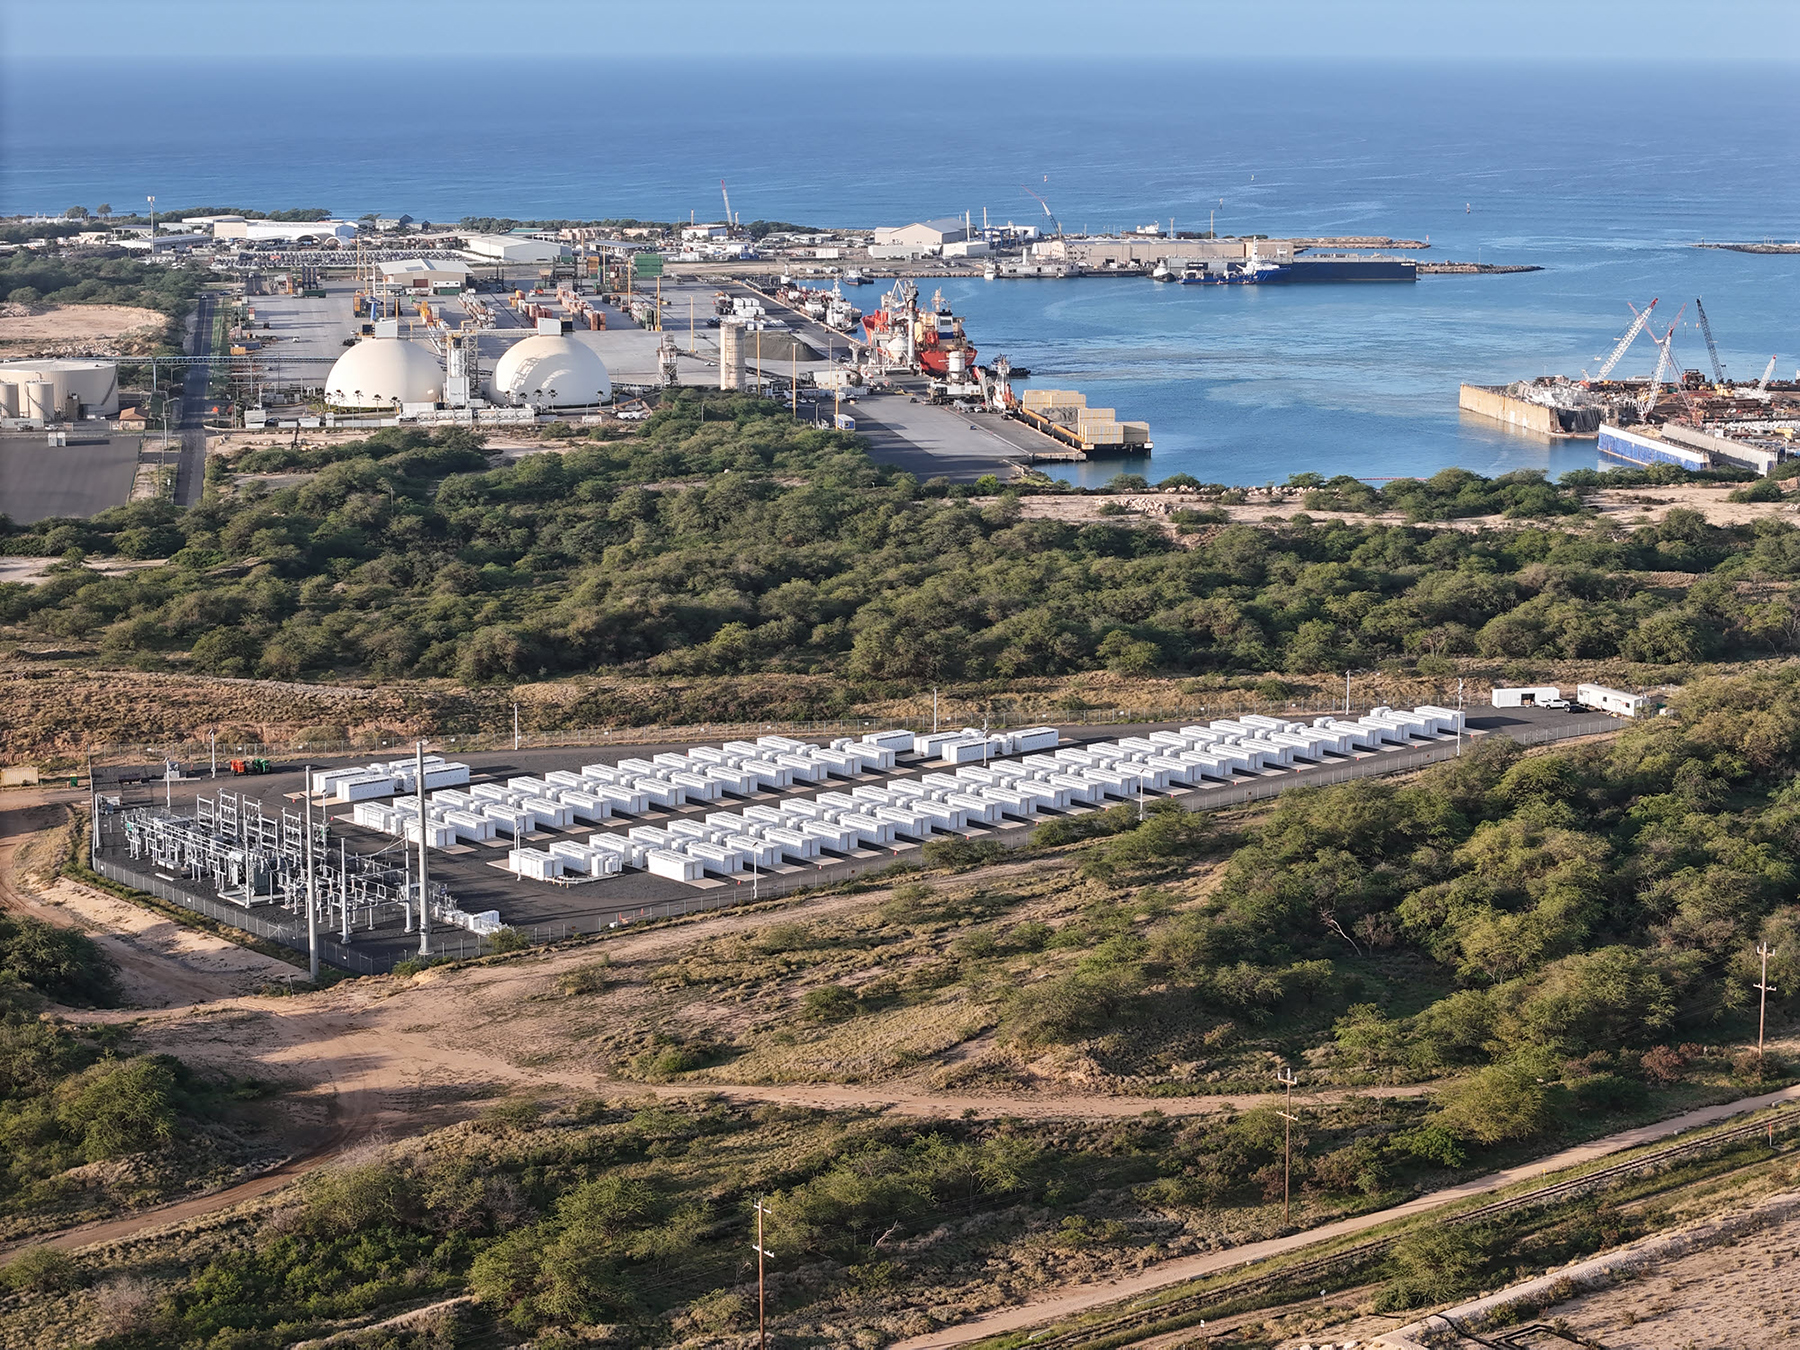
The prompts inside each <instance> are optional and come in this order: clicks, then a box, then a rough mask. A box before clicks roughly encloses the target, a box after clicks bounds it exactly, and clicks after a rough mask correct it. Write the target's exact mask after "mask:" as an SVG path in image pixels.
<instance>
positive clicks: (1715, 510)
mask: <svg viewBox="0 0 1800 1350" xmlns="http://www.w3.org/2000/svg"><path fill="white" fill-rule="evenodd" d="M1741 486H1742V484H1737V483H1724V484H1720V485H1719V486H1717V487H1700V486H1692V485H1684V486H1680V487H1656V488H1605V489H1603V490H1601V491H1598V492H1593V493H1590V494H1588V496H1587V498H1586V501H1587V504H1588V505H1589V506H1590V507H1592V508H1593V509H1594V510H1595V511H1596V512H1597V513H1598V514H1599V515H1600V517H1601V518H1602V519H1604V520H1606V521H1607V522H1608V523H1610V524H1614V525H1617V526H1619V527H1621V528H1630V527H1632V526H1635V525H1642V524H1651V525H1654V524H1659V523H1660V522H1661V521H1662V520H1663V518H1664V517H1665V516H1667V515H1668V514H1669V512H1670V511H1673V510H1676V509H1677V508H1683V509H1686V510H1690V511H1698V512H1700V513H1701V514H1702V515H1703V516H1705V517H1706V519H1707V522H1708V523H1709V524H1712V525H1748V524H1752V523H1754V522H1755V521H1758V520H1762V519H1764V518H1766V517H1769V516H1775V517H1779V518H1782V519H1791V520H1795V522H1796V523H1800V496H1796V497H1792V498H1790V499H1789V500H1787V501H1779V502H1734V501H1728V500H1726V499H1727V498H1728V497H1729V496H1730V495H1731V493H1732V491H1733V490H1734V489H1736V488H1738V487H1741ZM990 501H992V499H991V498H977V499H975V504H976V505H978V506H979V505H987V504H988V503H989V502H990ZM1109 505H1110V506H1111V507H1113V508H1114V509H1115V510H1116V508H1118V507H1121V506H1122V507H1124V508H1125V514H1124V515H1123V516H1121V515H1117V514H1103V513H1102V511H1101V508H1102V507H1105V506H1109ZM1177 511H1208V512H1223V513H1224V514H1225V516H1226V517H1227V519H1228V520H1229V522H1230V523H1231V524H1233V525H1263V524H1268V523H1270V518H1271V517H1276V518H1279V519H1280V520H1284V521H1285V520H1289V519H1291V518H1292V517H1294V516H1297V515H1305V516H1306V517H1307V518H1308V519H1310V520H1313V521H1316V522H1318V523H1320V524H1323V523H1324V522H1326V521H1332V520H1342V521H1347V522H1349V523H1350V524H1353V525H1370V524H1381V525H1404V524H1405V523H1406V516H1405V514H1404V513H1403V512H1400V511H1383V512H1377V513H1369V512H1362V511H1306V510H1304V509H1303V508H1302V507H1301V505H1300V494H1299V493H1298V492H1295V493H1293V494H1291V495H1289V494H1286V493H1283V492H1282V491H1280V490H1279V489H1278V490H1277V491H1276V492H1275V493H1274V494H1273V495H1271V494H1268V493H1266V492H1263V491H1260V490H1258V491H1252V492H1251V493H1250V499H1249V500H1248V501H1247V502H1243V503H1241V504H1238V505H1233V506H1224V505H1220V504H1219V503H1218V502H1215V501H1211V500H1208V499H1207V498H1204V497H1199V496H1196V495H1195V494H1193V493H1191V492H1131V493H1121V494H1117V495H1111V496H1103V497H1102V496H1096V497H1085V496H1082V497H1021V498H1020V499H1019V514H1020V515H1021V516H1022V517H1023V518H1024V519H1026V520H1060V521H1065V522H1067V523H1069V524H1071V525H1090V524H1093V523H1095V522H1097V521H1106V520H1110V521H1113V522H1114V523H1118V522H1120V521H1128V520H1130V519H1131V518H1132V517H1137V518H1139V519H1145V520H1151V521H1155V522H1156V523H1158V524H1161V525H1162V526H1163V527H1164V528H1165V529H1167V530H1168V531H1169V532H1170V533H1171V534H1174V533H1175V529H1174V524H1173V522H1172V520H1171V517H1173V516H1174V514H1175V513H1176V512H1177ZM1543 524H1544V522H1543V521H1537V520H1508V519H1507V518H1506V517H1505V516H1501V515H1491V516H1465V517H1461V518H1459V519H1456V520H1442V521H1429V522H1425V526H1426V528H1430V529H1442V530H1471V531H1472V530H1484V529H1507V528H1525V527H1532V528H1537V527H1541V526H1542V525H1543ZM1205 536H1206V531H1205V530H1204V529H1203V530H1202V531H1201V533H1199V534H1194V535H1186V536H1181V535H1176V537H1177V538H1184V539H1187V540H1194V539H1203V538H1205Z"/></svg>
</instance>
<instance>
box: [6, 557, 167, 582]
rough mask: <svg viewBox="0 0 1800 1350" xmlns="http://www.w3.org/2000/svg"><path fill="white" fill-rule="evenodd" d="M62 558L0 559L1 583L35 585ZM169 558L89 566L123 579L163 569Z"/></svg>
mask: <svg viewBox="0 0 1800 1350" xmlns="http://www.w3.org/2000/svg"><path fill="white" fill-rule="evenodd" d="M61 561H62V560H61V559H60V558H0V582H5V581H18V582H23V583H25V584H26V585H35V584H36V583H37V582H40V581H42V580H43V579H44V578H45V577H47V576H49V575H50V569H51V568H52V567H54V566H56V564H57V563H59V562H61ZM166 562H168V559H167V558H142V559H139V558H109V559H105V560H103V561H95V562H90V563H88V564H87V569H88V571H90V572H98V573H100V575H101V576H105V577H121V576H124V575H125V574H126V573H127V572H141V571H142V570H143V569H144V568H146V567H161V566H163V564H165V563H166Z"/></svg>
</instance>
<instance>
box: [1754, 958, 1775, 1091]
mask: <svg viewBox="0 0 1800 1350" xmlns="http://www.w3.org/2000/svg"><path fill="white" fill-rule="evenodd" d="M1756 954H1757V955H1758V956H1760V957H1761V958H1762V979H1761V980H1759V981H1757V985H1756V988H1757V992H1758V995H1759V997H1758V998H1757V1001H1756V1067H1757V1069H1758V1070H1759V1071H1760V1070H1761V1069H1762V1057H1763V1028H1764V1027H1765V1026H1766V1025H1767V1024H1768V1016H1769V995H1770V994H1771V993H1773V992H1774V991H1775V986H1774V985H1772V984H1770V983H1769V944H1768V943H1766V942H1759V943H1758V944H1757V946H1756Z"/></svg>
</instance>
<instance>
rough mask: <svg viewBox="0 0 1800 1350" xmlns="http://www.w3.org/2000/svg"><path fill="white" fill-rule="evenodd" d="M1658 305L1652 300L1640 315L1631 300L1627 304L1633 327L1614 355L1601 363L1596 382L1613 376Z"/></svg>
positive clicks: (1614, 349) (1627, 331) (1614, 350)
mask: <svg viewBox="0 0 1800 1350" xmlns="http://www.w3.org/2000/svg"><path fill="white" fill-rule="evenodd" d="M1656 303H1657V302H1656V301H1655V300H1652V301H1651V302H1650V304H1649V307H1648V308H1646V309H1645V310H1644V311H1643V312H1642V313H1639V312H1638V307H1637V306H1636V305H1634V304H1632V303H1631V302H1630V301H1629V300H1628V301H1626V302H1625V304H1626V308H1627V309H1629V310H1630V311H1631V313H1632V315H1633V316H1634V317H1633V318H1632V320H1631V327H1629V328H1627V329H1626V330H1625V336H1624V337H1622V338H1620V339H1619V345H1618V346H1616V347H1614V348H1613V349H1612V355H1611V356H1609V357H1607V358H1606V360H1605V361H1603V362H1601V363H1600V372H1599V374H1597V375H1595V376H1594V378H1595V379H1596V380H1604V379H1605V378H1606V377H1607V376H1609V375H1611V374H1612V372H1613V367H1614V366H1616V365H1618V364H1619V362H1620V361H1621V360H1622V359H1623V358H1624V356H1625V351H1626V349H1627V348H1628V347H1630V346H1631V344H1632V343H1634V342H1636V341H1637V335H1638V334H1639V333H1641V332H1643V331H1644V325H1645V324H1647V323H1649V322H1650V314H1651V311H1653V310H1654V309H1655V308H1656Z"/></svg>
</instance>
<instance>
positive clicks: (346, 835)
mask: <svg viewBox="0 0 1800 1350" xmlns="http://www.w3.org/2000/svg"><path fill="white" fill-rule="evenodd" d="M1585 726H1586V723H1585V722H1584V721H1582V720H1581V719H1580V718H1579V717H1574V716H1571V714H1569V713H1568V712H1564V711H1560V710H1549V709H1544V708H1529V707H1527V708H1521V709H1517V710H1507V711H1504V712H1502V711H1496V712H1494V713H1492V714H1484V715H1482V716H1479V717H1474V718H1473V720H1471V721H1468V722H1465V720H1464V717H1463V714H1462V713H1461V712H1460V711H1459V710H1456V709H1452V708H1445V707H1433V706H1425V707H1420V708H1416V709H1393V708H1387V707H1377V708H1373V709H1370V710H1369V711H1367V712H1364V713H1362V714H1360V715H1357V714H1351V713H1343V712H1332V713H1322V714H1311V715H1308V716H1305V717H1272V716H1263V715H1254V714H1251V715H1243V716H1239V717H1236V718H1231V719H1224V718H1220V719H1214V720H1212V721H1210V722H1207V721H1197V722H1189V723H1186V724H1175V723H1171V724H1167V725H1145V726H1131V727H1121V728H1116V729H1113V730H1112V731H1110V732H1109V733H1102V732H1098V731H1096V730H1095V729H1094V728H1079V729H1071V728H1062V727H1054V726H1034V727H1024V728H1016V729H1014V728H1008V729H998V730H982V729H979V728H973V727H963V728H953V729H946V730H942V731H937V732H929V731H917V732H915V731H911V730H907V729H901V728H895V729H892V730H888V731H877V732H869V733H865V734H863V735H861V736H858V737H855V738H838V739H835V740H831V741H829V742H821V741H818V740H803V739H799V738H795V737H786V736H780V735H773V734H770V735H763V736H760V737H758V738H757V739H755V740H740V741H725V742H723V743H718V744H712V743H708V744H686V745H665V746H657V745H647V746H632V747H629V748H621V749H616V750H613V751H611V752H608V753H597V752H595V751H594V750H591V749H588V750H584V749H561V750H520V751H516V752H483V753H480V754H472V755H468V756H458V757H454V758H450V757H446V756H445V755H442V754H433V755H427V754H425V752H424V750H423V748H422V747H421V748H419V749H416V750H415V751H414V753H413V754H412V755H411V756H408V757H403V758H400V759H394V760H376V761H373V762H371V763H366V764H346V765H338V766H333V767H330V768H317V767H315V768H314V769H313V771H312V773H311V774H310V776H308V775H305V774H303V773H302V772H300V771H299V767H298V766H289V765H282V766H276V768H275V771H274V772H272V773H271V774H269V775H267V776H266V777H261V778H259V779H258V781H257V783H256V784H255V787H254V788H250V787H248V786H240V785H239V784H237V783H234V782H233V781H232V780H231V779H230V778H229V777H228V778H227V779H226V780H225V781H224V782H220V781H218V780H216V779H213V778H211V777H208V776H206V775H207V767H206V766H205V765H204V764H202V765H200V766H198V772H197V773H196V774H192V775H184V776H179V777H167V776H165V774H166V772H167V771H166V770H165V768H164V766H161V765H157V766H154V767H138V768H120V767H112V768H106V767H102V768H100V769H99V770H98V771H97V774H96V792H97V793H98V796H99V802H100V806H101V813H100V819H101V830H100V838H99V844H98V853H97V855H96V859H95V861H96V864H97V866H99V868H100V870H102V871H103V872H104V873H106V874H107V875H109V876H112V877H114V879H116V880H122V881H125V882H127V883H128V884H132V885H136V886H139V887H140V889H145V890H149V891H151V892H152V893H155V894H159V895H162V896H163V897H164V898H165V899H172V900H174V901H176V902H177V903H182V904H187V905H189V906H190V907H194V908H201V909H202V911H203V912H207V913H211V914H213V915H214V917H216V918H220V919H221V921H225V922H231V923H234V924H235V925H237V926H240V927H244V928H247V929H249V930H250V931H252V932H257V933H259V934H262V935H264V936H268V937H271V938H273V939H274V940H277V941H283V942H286V943H287V944H288V945H290V946H293V945H300V946H304V945H305V938H306V933H305V927H304V916H305V914H306V912H307V911H306V906H307V904H308V896H309V894H310V896H311V904H312V905H313V906H314V910H315V912H316V913H317V914H318V915H319V932H320V935H321V939H322V941H324V942H325V943H326V945H325V946H324V947H323V948H322V950H323V951H324V953H325V959H326V960H327V961H330V962H333V963H335V964H339V965H343V966H345V967H346V968H350V969H363V970H372V969H385V968H386V967H387V966H388V965H391V964H392V962H393V961H395V960H397V959H399V958H400V957H402V956H404V955H407V954H415V953H417V952H418V951H419V950H420V945H421V939H422V937H423V939H424V941H425V943H426V945H427V946H428V948H429V950H431V951H432V952H448V953H450V954H457V953H458V952H461V953H464V954H468V953H471V952H473V951H475V950H478V949H479V946H478V944H479V941H480V940H481V939H482V938H485V937H490V936H492V935H493V934H494V933H495V932H497V931H498V930H499V929H501V928H504V927H517V928H521V929H531V930H534V931H536V932H538V933H539V935H540V936H542V935H545V934H549V935H554V933H555V932H556V931H564V932H574V931H581V932H593V931H596V930H597V929H604V928H607V927H611V926H615V925H619V924H627V923H631V922H636V921H638V920H639V919H643V918H652V917H665V916H669V915H679V914H681V913H685V912H691V911H693V910H697V909H704V908H709V907H714V906H718V905H722V904H736V903H743V902H745V901H747V900H750V899H752V898H759V897H760V898H767V897H769V896H771V895H774V894H778V893H781V892H784V891H787V890H792V889H794V888H796V887H803V886H812V885H818V884H824V883H830V882H836V881H841V880H845V879H847V878H849V877H852V876H855V875H857V874H859V873H862V872H866V871H869V870H871V869H877V868H883V867H887V866H889V865H890V864H892V863H894V862H897V861H898V862H907V861H917V860H918V859H919V858H920V856H921V851H922V849H923V848H924V847H925V845H926V844H927V843H929V842H930V841H931V840H933V839H937V838H943V837H952V836H953V837H960V838H975V839H981V838H991V839H994V840H996V841H998V842H1002V843H1009V844H1011V843H1018V842H1021V841H1023V840H1024V839H1025V838H1026V837H1027V836H1028V834H1029V831H1030V830H1031V828H1032V827H1033V826H1034V825H1035V824H1036V823H1038V822H1040V821H1042V820H1045V819H1054V818H1056V817H1057V816H1063V815H1071V814H1076V815H1078V814H1081V813H1083V812H1087V811H1092V810H1097V809H1101V808H1104V807H1106V806H1108V805H1112V804H1115V803H1119V802H1125V803H1139V804H1142V805H1143V806H1144V807H1145V809H1147V804H1148V803H1150V802H1154V801H1156V800H1159V799H1170V800H1173V801H1175V802H1177V803H1179V804H1181V805H1183V806H1185V807H1187V808H1189V809H1195V810H1204V809H1210V808H1213V807H1217V806H1222V805H1230V804H1233V803H1235V802H1240V801H1245V800H1250V799H1253V798H1256V797H1262V796H1266V795H1269V794H1271V793H1274V792H1279V791H1281V790H1284V789H1285V788H1286V787H1289V786H1293V785H1297V784H1308V783H1321V782H1336V781H1341V780H1342V779H1344V778H1346V777H1357V776H1362V775H1364V774H1371V773H1386V772H1393V771H1395V770H1398V769H1404V768H1412V767H1417V765H1418V764H1419V763H1424V762H1429V761H1430V760H1431V759H1433V758H1442V757H1445V756H1448V755H1452V754H1455V753H1457V752H1458V751H1459V749H1460V746H1461V743H1462V741H1463V739H1464V738H1465V736H1470V735H1482V734H1490V733H1492V732H1495V731H1499V732H1504V733H1509V734H1517V733H1518V732H1519V731H1520V730H1521V729H1523V730H1525V731H1528V732H1530V733H1531V734H1533V735H1534V736H1539V737H1541V736H1545V735H1548V736H1551V737H1554V736H1560V735H1576V734H1583V728H1584V727H1585ZM174 767H175V769H176V771H177V772H179V770H180V766H174ZM421 785H422V790H421ZM421 877H423V878H424V880H423V883H421ZM421 885H423V889H421ZM421 894H423V895H424V897H425V913H424V915H423V916H421V914H420V912H419V909H420V896H421ZM208 907H210V908H208Z"/></svg>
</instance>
